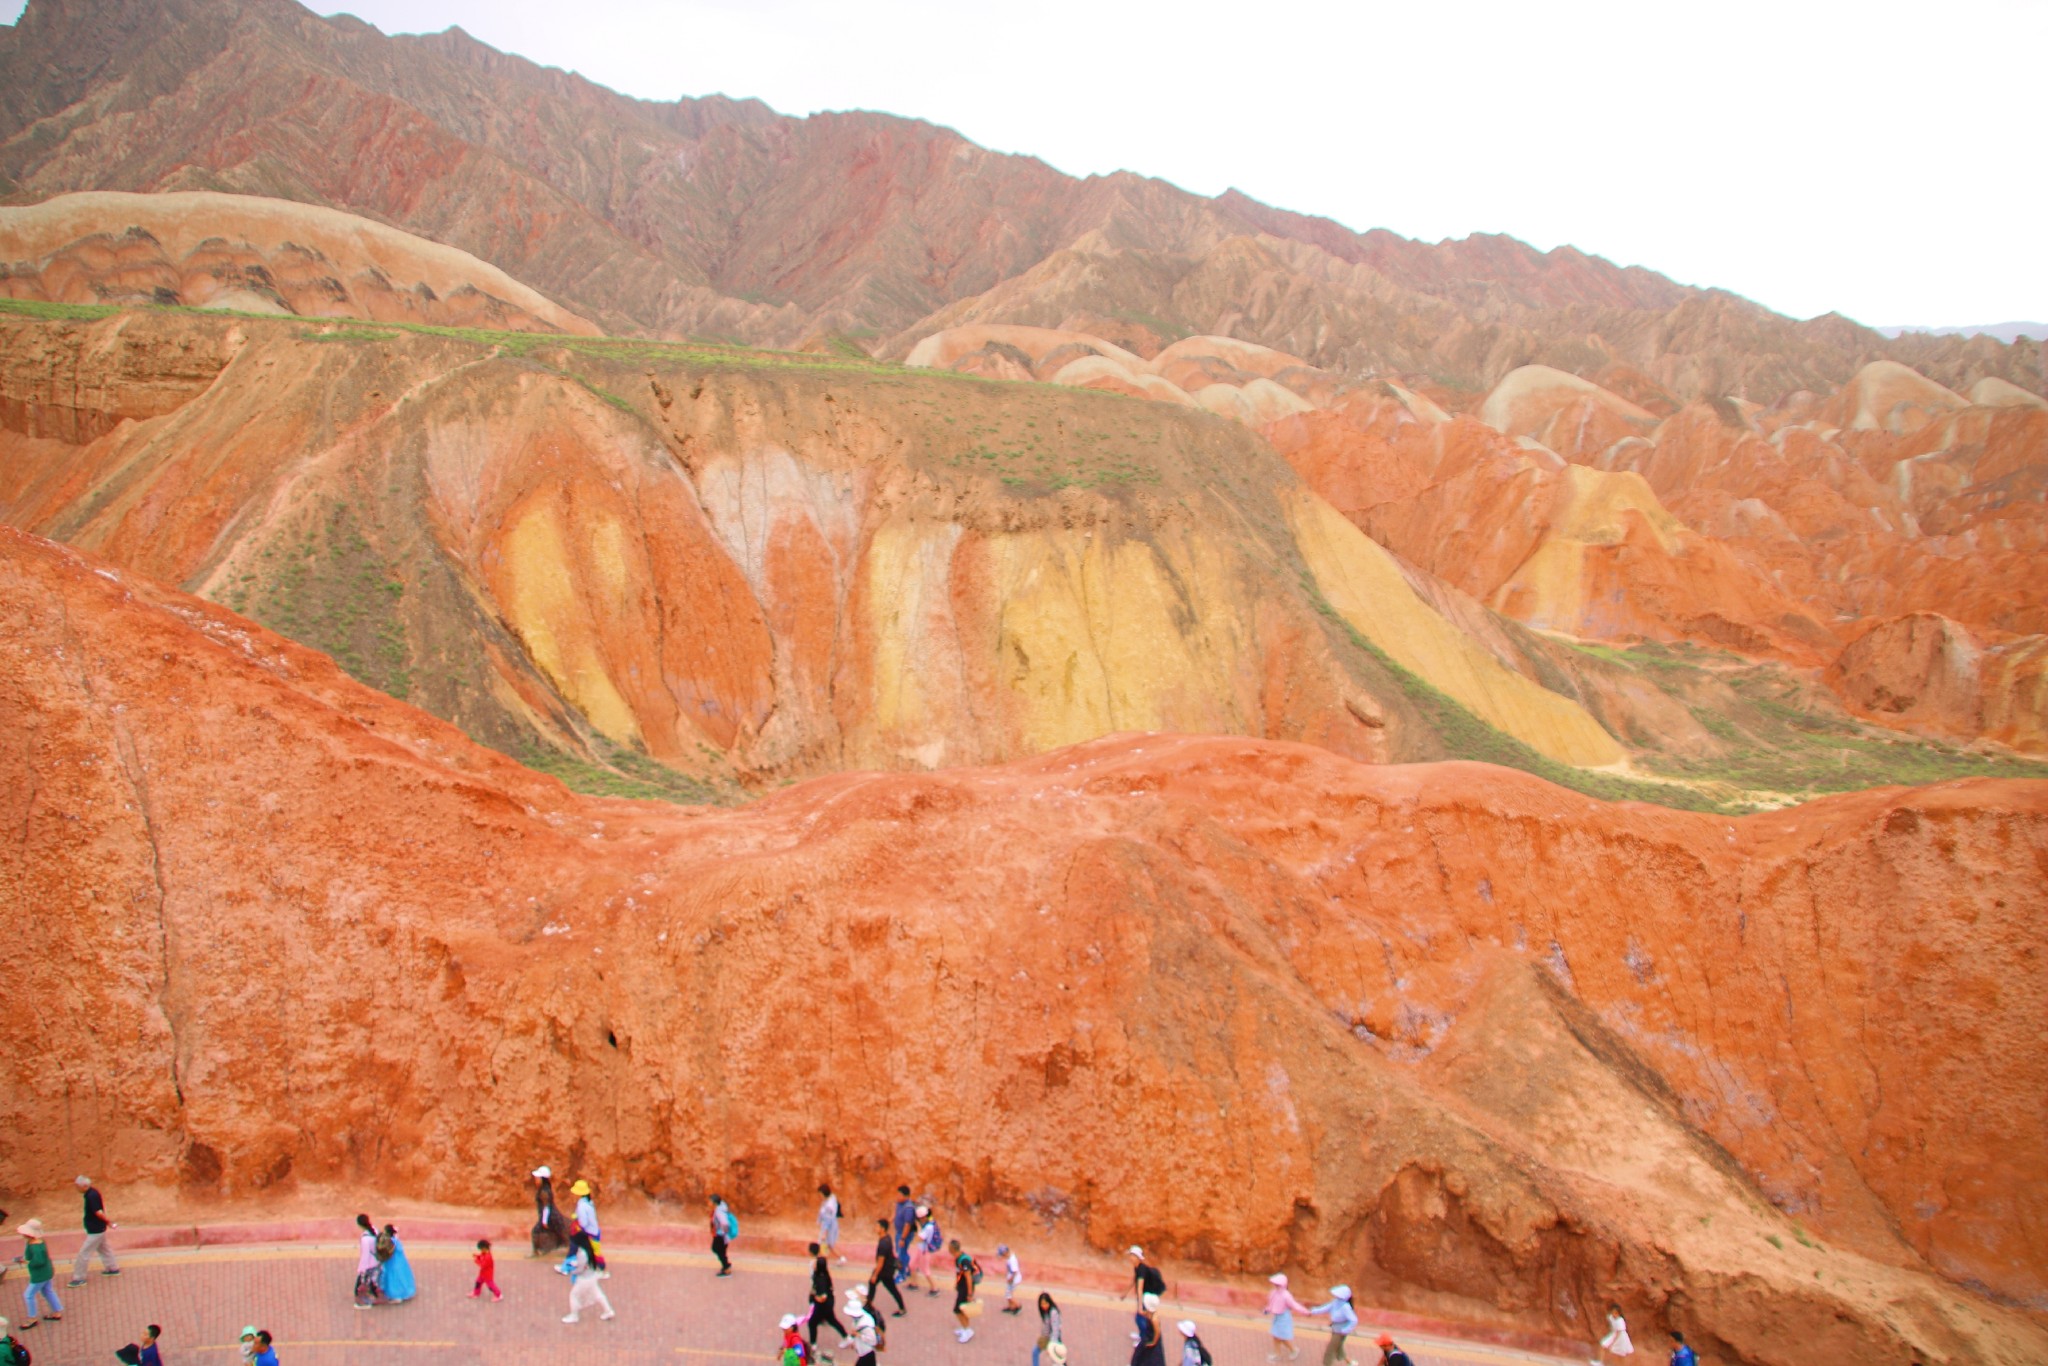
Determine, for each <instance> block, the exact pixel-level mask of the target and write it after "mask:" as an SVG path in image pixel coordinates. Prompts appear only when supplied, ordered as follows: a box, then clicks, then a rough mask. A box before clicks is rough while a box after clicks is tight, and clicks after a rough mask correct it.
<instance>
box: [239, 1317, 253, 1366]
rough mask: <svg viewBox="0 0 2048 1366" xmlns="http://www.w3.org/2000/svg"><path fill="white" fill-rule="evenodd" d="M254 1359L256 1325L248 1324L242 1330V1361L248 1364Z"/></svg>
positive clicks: (247, 1365)
mask: <svg viewBox="0 0 2048 1366" xmlns="http://www.w3.org/2000/svg"><path fill="white" fill-rule="evenodd" d="M255 1360H256V1325H255V1324H253V1323H252V1324H250V1325H249V1326H248V1327H247V1328H244V1329H243V1330H242V1362H243V1366H249V1364H250V1363H252V1362H254V1361H255Z"/></svg>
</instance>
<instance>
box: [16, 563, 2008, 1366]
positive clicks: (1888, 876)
mask: <svg viewBox="0 0 2048 1366" xmlns="http://www.w3.org/2000/svg"><path fill="white" fill-rule="evenodd" d="M0 628H4V629H0V817H4V826H5V828H6V829H8V830H9V831H12V832H15V833H14V834H13V835H12V836H11V837H10V840H11V843H12V845H13V853H12V854H11V856H10V857H9V858H8V859H7V860H6V861H4V863H0V914H4V917H5V919H4V924H0V929H4V930H5V932H6V933H7V934H8V937H9V942H10V944H11V945H13V946H14V947H13V949H12V951H10V952H9V953H8V954H7V955H5V957H4V958H0V994H4V996H5V999H7V1000H9V1001H10V1002H13V1003H16V1005H17V1007H18V1008H19V1009H22V1010H24V1011H28V1012H30V1014H31V1017H32V1019H33V1029H34V1033H35V1037H36V1039H37V1041H38V1042H37V1046H36V1047H34V1048H15V1049H10V1050H8V1051H7V1052H6V1054H5V1055H4V1058H0V1077H4V1084H0V1122H4V1123H5V1125H6V1129H7V1132H8V1133H9V1134H10V1135H11V1136H12V1141H11V1142H10V1143H9V1144H7V1145H6V1147H5V1148H4V1149H0V1193H4V1192H7V1191H24V1190H29V1189H35V1188H42V1187H47V1186H49V1185H51V1184H53V1183H57V1182H59V1181H61V1180H62V1179H63V1178H64V1177H66V1176H68V1175H69V1174H70V1173H71V1172H73V1171H75V1170H79V1169H81V1168H87V1169H90V1170H92V1171H94V1172H95V1173H96V1174H101V1175H104V1177H105V1178H107V1179H108V1180H110V1181H113V1182H118V1183H137V1182H163V1183H181V1184H182V1185H183V1187H184V1188H185V1189H186V1190H187V1192H188V1193H189V1194H190V1195H192V1196H193V1197H195V1198H203V1197H204V1196H205V1194H206V1193H208V1192H224V1193H235V1194H246V1193H253V1192H264V1191H277V1190H281V1189H284V1188H287V1187H289V1186H290V1185H291V1184H292V1183H294V1182H298V1181H302V1180H304V1181H326V1180H347V1181H351V1182H362V1183H371V1184H376V1185H378V1186H380V1187H381V1188H383V1189H386V1190H389V1191H391V1192H393V1193H398V1194H406V1195H416V1196H420V1197H423V1198H431V1199H437V1200H454V1201H463V1202H483V1201H501V1202H505V1203H511V1202H513V1201H515V1200H516V1199H517V1191H518V1181H517V1178H518V1175H519V1173H521V1172H523V1171H524V1170H525V1169H526V1167H527V1165H528V1164H529V1162H530V1159H531V1155H532V1154H533V1153H535V1152H537V1151H540V1150H541V1149H542V1148H543V1147H545V1148H546V1149H547V1150H548V1151H560V1150H561V1149H563V1148H564V1147H567V1148H568V1149H570V1150H571V1151H574V1152H576V1153H577V1154H578V1155H579V1156H578V1162H579V1167H580V1168H581V1169H583V1170H587V1171H592V1172H595V1173H598V1174H599V1175H600V1178H601V1180H602V1182H603V1184H604V1187H605V1189H606V1190H607V1191H608V1192H611V1193H614V1194H621V1193H625V1192H632V1191H639V1192H644V1193H646V1194H649V1195H654V1196H660V1197H662V1198H667V1199H676V1198H685V1199H687V1198H693V1197H696V1196H699V1195H701V1193H702V1192H703V1191H704V1190H706V1189H708V1188H714V1187H715V1188H722V1189H724V1190H726V1191H728V1192H735V1193H736V1194H737V1198H738V1200H739V1203H740V1208H741V1209H742V1211H748V1210H760V1211H767V1210H783V1209H787V1208H791V1207H795V1206H799V1205H801V1204H802V1201H803V1199H804V1193H805V1191H807V1190H808V1188H809V1186H810V1185H811V1183H812V1182H814V1181H815V1180H816V1179H817V1176H818V1174H819V1173H821V1172H824V1173H830V1174H831V1175H832V1176H834V1177H835V1178H836V1179H837V1180H838V1181H840V1182H841V1183H842V1184H843V1188H844V1189H846V1190H847V1191H848V1193H849V1196H850V1198H851V1199H852V1200H854V1201H855V1202H856V1204H857V1205H859V1206H861V1207H866V1206H868V1205H872V1204H874V1203H876V1202H877V1201H879V1200H881V1199H882V1198H883V1192H884V1191H885V1190H886V1189H887V1188H889V1187H892V1186H893V1185H894V1183H895V1182H896V1181H897V1180H899V1179H902V1178H904V1177H908V1178H910V1179H912V1180H913V1181H915V1182H916V1183H918V1184H919V1185H920V1186H928V1187H930V1188H932V1189H934V1190H935V1191H937V1192H939V1193H940V1197H941V1199H942V1200H944V1201H945V1202H946V1203H947V1204H948V1205H949V1207H953V1208H959V1209H962V1210H969V1211H972V1212H973V1215H974V1217H975V1218H976V1219H977V1220H979V1221H981V1222H982V1223H983V1224H984V1225H985V1226H1000V1225H1001V1224H1003V1223H1005V1222H1015V1221H1023V1220H1034V1221H1039V1222H1040V1223H1041V1224H1042V1225H1044V1226H1046V1227H1048V1228H1049V1230H1050V1231H1051V1233H1052V1235H1053V1236H1056V1237H1066V1238H1071V1239H1075V1240H1081V1241H1085V1242H1086V1243H1088V1244H1090V1245H1092V1246H1095V1247H1097V1248H1106V1247H1113V1246H1116V1245H1119V1244H1122V1243H1124V1242H1127V1241H1130V1240H1133V1239H1142V1240H1143V1241H1144V1242H1145V1243H1146V1244H1147V1245H1148V1246H1156V1247H1157V1248H1158V1249H1159V1251H1160V1252H1161V1253H1162V1254H1163V1255H1165V1256H1167V1257H1169V1258H1172V1259H1174V1260H1176V1261H1187V1262H1192V1263H1199V1264H1204V1265H1207V1266H1210V1267H1213V1268H1216V1269H1218V1270H1221V1271H1225V1272H1230V1273H1261V1274H1262V1273H1264V1272H1265V1271H1267V1270H1270V1269H1273V1268H1275V1267H1287V1268H1291V1269H1295V1270H1297V1271H1298V1272H1301V1273H1305V1274H1312V1275H1314V1276H1316V1277H1318V1278H1321V1277H1330V1278H1336V1277H1340V1276H1341V1277H1342V1278H1344V1279H1347V1280H1350V1281H1352V1282H1354V1283H1355V1284H1357V1285H1359V1286H1360V1287H1361V1294H1362V1295H1363V1296H1364V1297H1366V1298H1368V1299H1369V1300H1371V1301H1374V1302H1385V1303H1392V1304H1397V1305H1406V1306H1411V1307H1415V1308H1419V1309H1428V1310H1431V1311H1434V1312H1449V1313H1454V1314H1459V1315H1465V1316H1470V1317H1477V1318H1484V1319H1488V1320H1491V1321H1495V1322H1510V1323H1519V1324H1522V1325H1527V1326H1541V1327H1544V1328H1547V1329H1550V1330H1552V1331H1558V1332H1565V1333H1569V1334H1571V1335H1574V1336H1580V1335H1586V1334H1587V1333H1588V1326H1589V1324H1591V1323H1592V1322H1593V1321H1594V1318H1595V1314H1596V1311H1597V1309H1598V1308H1599V1307H1600V1306H1602V1305H1604V1304H1605V1302H1606V1301H1607V1300H1608V1299H1610V1298H1615V1299H1619V1300H1620V1302H1621V1303H1622V1304H1623V1305H1624V1306H1625V1307H1626V1308H1627V1309H1628V1311H1629V1312H1630V1314H1631V1317H1632V1320H1633V1321H1636V1322H1638V1323H1639V1324H1640V1325H1641V1326H1642V1327H1643V1328H1645V1329H1648V1328H1651V1327H1653V1326H1657V1325H1674V1326H1680V1327H1683V1328H1684V1329H1685V1330H1686V1331H1687V1332H1688V1334H1690V1335H1692V1336H1693V1337H1695V1338H1696V1339H1697V1340H1699V1341H1700V1342H1701V1343H1702V1345H1703V1346H1705V1347H1707V1348H1708V1349H1709V1350H1710V1351H1711V1352H1712V1354H1713V1355H1714V1357H1715V1358H1716V1359H1720V1360H1731V1361H1746V1362H1754V1363H1773V1364H1775V1363H1787V1366H1789V1363H1793V1362H1808V1361H1813V1360H1842V1361H1848V1360H1899V1359H1906V1358H1908V1357H1911V1356H1918V1357H1920V1358H1922V1359H1929V1360H1940V1361H1946V1362H2000V1363H2013V1364H2014V1366H2018V1364H2019V1363H2021V1362H2026V1361H2033V1360H2039V1359H2041V1357H2042V1356H2043V1354H2044V1353H2048V1333H2044V1332H2043V1330H2042V1328H2041V1327H2040V1326H2039V1324H2038V1323H2037V1322H2036V1321H2035V1320H2033V1319H2031V1318H2029V1317H2027V1316H2025V1315H2024V1314H2022V1313H2020V1312H2018V1311H2015V1310H2012V1309H2005V1308H1999V1307H1997V1306H1995V1305H1994V1304H1992V1303H1991V1302H1990V1301H1989V1300H1987V1299H1985V1298H1982V1297H1980V1296H1979V1295H1977V1294H1975V1293H1973V1292H1970V1291H1966V1290H1962V1289H1959V1288H1957V1287H1956V1286H1955V1285H1954V1284H1953V1283H1952V1282H1951V1280H1948V1279H1944V1278H1952V1280H1953V1281H1960V1282H1965V1283H1968V1284H1971V1285H1977V1286H1982V1287H1985V1288H1987V1289H1988V1290H1990V1291H1991V1292H1993V1293H1994V1294H1996V1295H1998V1296H2002V1297H2010V1298H2012V1299H2014V1300H2017V1301H2020V1302H2029V1303H2039V1302H2041V1299H2042V1297H2043V1295H2044V1293H2048V1274H2044V1273H2048V1246H2044V1245H2043V1243H2042V1241H2041V1239H2042V1232H2041V1231H2042V1229H2043V1228H2044V1227H2048V1219H2044V1209H2043V1206H2042V1201H2043V1198H2044V1197H2043V1192H2044V1191H2048V1146H2044V1140H2043V1134H2044V1133H2048V1114H2044V1104H2048V1100H2044V1098H2048V1071H2044V1067H2048V1064H2044V1062H2043V1058H2042V1055H2041V1052H2040V1050H2039V1049H2036V1048H2031V1047H2024V1046H2018V1047H2016V1046H2014V1045H2015V1043H2016V1041H2024V1040H2028V1039H2030V1038H2032V1037H2033V1035H2034V1034H2035V1033H2036V1032H2037V1031H2038V1026H2039V1022H2040V1020H2041V1019H2042V1018H2043V1011H2044V1009H2048V1001H2044V999H2043V987H2042V977H2041V974H2040V972H2039V971H2038V966H2037V965H2038V962H2039V960H2040V957H2041V955H2042V952H2043V950H2044V948H2048V942H2044V935H2048V902H2044V890H2043V889H2044V887H2048V878H2044V877H2043V873H2044V870H2048V787H2044V786H2043V785H2040V784H2024V783H2010V782H2008V783H1988V782H1976V783H1966V784H1957V785H1952V786H1947V787H1940V788H1933V789H1925V790H1921V791H1916V792H1902V791H1897V790H1892V791H1879V792H1871V793H1866V794H1862V795H1858V796H1854V797H1848V798H1839V799H1831V800H1828V801H1823V802H1817V803H1814V804H1812V805H1809V806H1806V807H1802V808H1799V809H1797V810H1794V811H1788V812H1779V813H1775V814H1771V815H1767V816H1757V817H1751V818H1746V819H1742V820H1725V819H1720V818H1714V817H1708V816H1694V815H1686V814H1681V813H1676V812H1670V811H1663V810H1657V809H1653V808H1643V807H1611V806H1603V805H1601V804H1599V803H1596V802H1592V801H1589V800H1587V799H1584V798H1581V797H1578V796H1575V795H1572V794H1570V793H1566V792H1563V791H1561V790H1559V789H1556V788H1553V787H1550V786H1547V785H1545V784H1543V783H1541V782H1538V781H1536V780H1534V779H1530V778H1526V777H1524V776H1521V775H1516V774H1513V773H1508V772H1505V771H1500V770H1493V769H1488V768H1484V767H1480V766H1473V765H1449V766H1425V767H1419V768H1400V767H1386V766H1377V767H1375V766H1368V765H1359V764H1355V763H1352V762H1350V761H1347V760H1344V759H1341V758H1338V757H1336V756H1334V755H1331V754H1329V753H1327V752H1325V751H1321V750H1316V749H1311V748H1307V747H1300V746H1293V745H1283V744H1271V743H1262V742H1257V741H1248V740H1241V739H1199V738H1185V737H1169V736H1127V737H1121V738H1116V739H1110V740H1104V741H1101V742H1098V743H1095V744H1092V745H1088V746H1083V747H1080V748H1076V749H1070V750H1065V751H1060V752H1057V753H1053V754H1049V755H1046V756H1044V757H1041V758H1038V759H1034V760H1030V761H1026V762H1022V763H1019V764H1016V765H1012V766H1010V767H1007V768H998V769H961V770H954V771H950V772H947V773H944V774H928V775H896V776H885V775H875V774H860V775H854V774H849V775H842V776H836V777H829V778H823V779H818V780H815V781H813V782H810V783H806V784H803V785H801V786H798V787H795V788H792V789H790V790H787V791H785V792H782V793H779V794H778V795H776V796H774V797H771V798H768V799H765V800H762V801H760V802H757V803H755V804H753V805H751V806H748V807H745V808H743V809H740V810H736V811H729V812H713V811H706V810H690V809H678V808H673V807H665V806H658V805H651V804H639V803H629V802H616V801H598V800H590V799H578V798H573V797H571V796H569V795H568V794H567V793H566V792H565V791H564V790H563V789H562V788H560V787H559V786H558V785H556V784H555V783H553V782H552V781H550V780H547V779H544V778H541V777H539V776H537V775H534V774H531V773H529V772H527V771H525V770H523V769H520V768H518V767H517V766H516V765H514V764H512V763H511V762H510V761H508V760H505V759H503V758H501V757H499V756H497V755H494V754H491V753H489V752H487V751H483V750H480V749H478V748H476V747H475V746H473V745H471V744H470V743H468V742H467V741H466V740H465V739H464V738H463V737H462V736H461V735H460V734H459V733H457V732H456V731H454V730H453V729H452V728H450V727H448V726H446V725H444V724H442V723H439V722H436V721H433V720H431V719H429V718H427V717H425V716H423V715H422V714H420V713H419V712H416V711H414V710H412V709H411V708H409V707H406V706H404V705H403V704H400V703H397V702H395V701H393V700H391V699H390V698H388V697H385V696H383V695H382V694H379V693H376V692H373V691H371V690H368V689H365V688H362V687H360V686H358V685H356V684H354V683H353V682H351V681H350V680H348V679H347V678H346V677H344V676H343V675H342V674H341V673H340V672H339V671H338V670H337V669H336V668H335V667H334V666H333V665H332V663H331V662H330V661H328V660H327V659H326V658H324V657H322V656H319V655H317V654H314V653H312V652H310V651H307V650H304V649H301V648H299V647H297V646H294V645H291V644H289V643H287V642H285V641H283V640H281V639H280V638H278V637H275V636H273V635H271V634H270V633H268V632H266V631H264V630H262V629H261V628H259V627H256V626H254V625H253V624H251V623H249V622H247V621H245V620H242V619H240V618H238V617H236V616H234V615H233V614H231V613H229V612H227V611H225V610H224V609H221V608H218V607H215V606H212V605H209V604H205V603H202V602H200V601H198V600H196V599H192V598H188V597H185V596H183V595H180V594H177V593H173V592H169V591H166V590H160V589H157V588H154V587H151V586H150V585H149V584H148V583H147V582H146V581H144V580H141V579H139V578H136V577H132V576H129V575H125V574H122V573H118V572H115V571H113V570H111V569H108V568H106V567H105V566H104V565H102V564H100V563H98V562H96V561H94V560H93V559H91V558H89V557H87V556H84V555H82V554H80V553H77V552H74V551H70V550H67V549H64V548H62V547H59V546H55V545H53V544H51V543H48V542H44V541H40V540H38V539H36V538H33V537H29V536H26V535H23V534H21V533H19V532H16V531H12V530H5V531H0Z"/></svg>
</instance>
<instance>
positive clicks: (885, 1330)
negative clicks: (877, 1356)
mask: <svg viewBox="0 0 2048 1366" xmlns="http://www.w3.org/2000/svg"><path fill="white" fill-rule="evenodd" d="M846 1298H847V1299H848V1300H849V1301H857V1302H858V1303H859V1304H860V1307H861V1309H862V1310H863V1311H864V1312H866V1313H867V1315H868V1317H869V1318H871V1319H873V1320H874V1324H875V1350H876V1351H877V1352H886V1351H888V1350H889V1326H888V1325H887V1324H885V1323H883V1322H882V1317H881V1315H879V1314H877V1313H875V1311H874V1310H875V1307H874V1305H873V1304H872V1303H871V1302H870V1300H869V1291H868V1288H867V1287H866V1286H864V1285H861V1284H859V1283H858V1282H856V1283H855V1284H853V1285H850V1286H848V1287H846Z"/></svg>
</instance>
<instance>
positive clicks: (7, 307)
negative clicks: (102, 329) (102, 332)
mask: <svg viewBox="0 0 2048 1366" xmlns="http://www.w3.org/2000/svg"><path fill="white" fill-rule="evenodd" d="M119 311H120V310H119V309H118V308H116V307H115V306H114V305H112V304H52V303H44V302H43V301H42V300H40V299H0V313H15V314H19V315H21V316H22V317H25V318H55V319H60V320H64V321H73V322H75V321H81V320H84V319H88V318H104V317H107V316H109V315H110V314H113V313H118V312H119Z"/></svg>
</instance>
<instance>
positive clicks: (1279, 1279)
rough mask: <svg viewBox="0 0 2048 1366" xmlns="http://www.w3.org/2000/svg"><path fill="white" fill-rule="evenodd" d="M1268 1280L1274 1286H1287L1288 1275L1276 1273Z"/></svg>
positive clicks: (1280, 1272)
mask: <svg viewBox="0 0 2048 1366" xmlns="http://www.w3.org/2000/svg"><path fill="white" fill-rule="evenodd" d="M1266 1280H1267V1281H1268V1282H1269V1283H1270V1284H1273V1285H1278V1286H1285V1285H1286V1284H1287V1273H1286V1272H1284V1271H1276V1272H1274V1273H1273V1274H1272V1275H1270V1276H1268V1277H1266Z"/></svg>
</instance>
